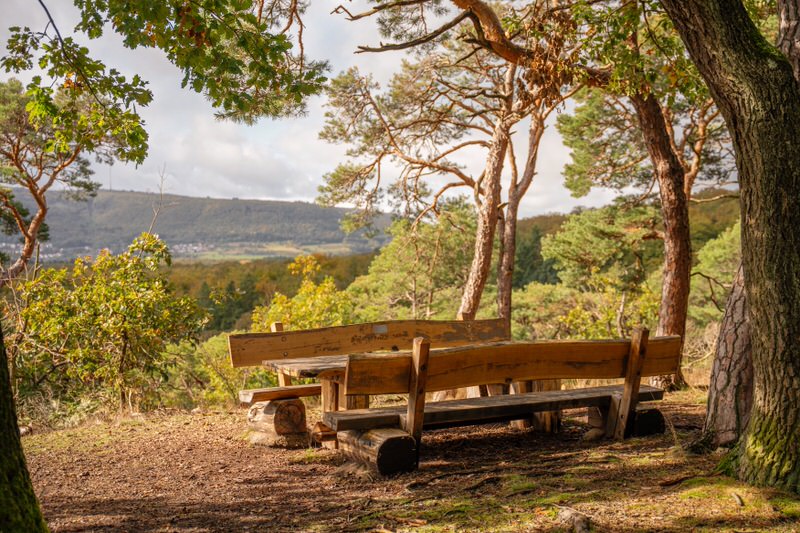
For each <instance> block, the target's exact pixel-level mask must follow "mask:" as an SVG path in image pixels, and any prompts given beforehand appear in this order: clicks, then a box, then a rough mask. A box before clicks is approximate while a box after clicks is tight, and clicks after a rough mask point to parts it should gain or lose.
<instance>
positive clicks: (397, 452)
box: [338, 428, 417, 476]
mask: <svg viewBox="0 0 800 533" xmlns="http://www.w3.org/2000/svg"><path fill="white" fill-rule="evenodd" d="M338 439H339V449H340V450H342V451H343V452H344V453H345V455H347V456H348V457H349V458H351V459H353V460H355V461H357V462H359V463H361V464H363V465H366V466H367V467H368V468H370V469H371V470H373V471H375V472H377V473H378V474H380V475H382V476H391V475H394V474H399V473H402V472H411V471H413V470H415V469H416V468H417V444H416V442H415V441H414V437H412V436H411V435H409V434H408V433H407V432H405V431H403V430H402V429H397V428H385V429H370V430H366V431H358V430H350V431H340V432H339V433H338Z"/></svg>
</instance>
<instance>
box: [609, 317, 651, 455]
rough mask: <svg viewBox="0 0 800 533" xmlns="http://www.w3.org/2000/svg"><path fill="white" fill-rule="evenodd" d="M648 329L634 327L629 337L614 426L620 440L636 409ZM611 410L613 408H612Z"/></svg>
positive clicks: (615, 434)
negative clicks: (623, 378) (623, 383)
mask: <svg viewBox="0 0 800 533" xmlns="http://www.w3.org/2000/svg"><path fill="white" fill-rule="evenodd" d="M649 335H650V331H649V330H648V329H647V328H636V330H634V332H633V337H632V338H631V349H630V353H629V354H628V360H627V362H626V365H625V367H626V369H625V386H624V388H623V391H622V399H621V400H620V402H619V405H618V406H617V409H616V411H617V413H616V414H617V416H616V427H615V428H614V438H615V439H617V440H622V439H623V438H625V430H626V428H627V427H628V422H629V420H630V419H631V417H632V416H633V411H634V410H635V409H636V401H637V399H638V397H639V386H640V384H641V381H642V367H643V366H644V362H645V360H646V359H647V358H646V357H645V356H646V353H647V338H648V337H649ZM612 412H613V409H612Z"/></svg>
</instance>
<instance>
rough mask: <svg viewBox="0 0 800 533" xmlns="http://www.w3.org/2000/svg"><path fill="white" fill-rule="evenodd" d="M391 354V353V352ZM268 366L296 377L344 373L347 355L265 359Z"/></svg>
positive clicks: (303, 377)
mask: <svg viewBox="0 0 800 533" xmlns="http://www.w3.org/2000/svg"><path fill="white" fill-rule="evenodd" d="M389 355H390V354H389ZM264 366H265V367H266V368H269V369H272V370H274V371H275V372H283V373H285V374H287V375H289V376H292V377H295V378H302V379H308V378H318V377H321V376H322V374H329V373H331V372H337V371H338V372H341V373H344V369H345V367H346V366H347V356H346V355H326V356H322V357H305V358H301V359H287V360H285V361H283V360H276V361H264Z"/></svg>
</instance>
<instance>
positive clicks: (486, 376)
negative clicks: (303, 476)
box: [344, 336, 681, 394]
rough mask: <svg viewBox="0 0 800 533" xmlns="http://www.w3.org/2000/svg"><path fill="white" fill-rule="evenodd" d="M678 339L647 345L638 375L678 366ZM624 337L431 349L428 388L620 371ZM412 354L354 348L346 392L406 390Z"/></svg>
mask: <svg viewBox="0 0 800 533" xmlns="http://www.w3.org/2000/svg"><path fill="white" fill-rule="evenodd" d="M680 346H681V340H680V337H678V336H673V337H657V338H655V339H653V340H652V341H650V344H649V345H648V354H647V359H646V360H645V363H644V367H643V368H642V376H658V375H662V374H670V373H673V372H675V371H676V370H677V367H678V361H679V356H680ZM629 351H630V341H629V340H624V339H623V340H599V341H536V342H513V341H507V342H499V343H491V344H481V345H475V346H464V347H458V348H447V349H442V350H432V351H431V354H430V360H429V362H428V383H427V390H428V392H433V391H439V390H448V389H455V388H459V387H469V386H473V385H482V384H485V383H511V382H513V381H521V380H526V379H613V378H623V377H625V361H626V358H627V356H628V352H629ZM410 375H411V354H410V353H408V352H402V353H397V354H386V355H380V356H378V355H373V354H354V355H351V356H350V357H349V359H348V363H347V369H346V372H345V377H344V383H345V387H346V391H347V394H401V393H405V392H408V383H409V378H410Z"/></svg>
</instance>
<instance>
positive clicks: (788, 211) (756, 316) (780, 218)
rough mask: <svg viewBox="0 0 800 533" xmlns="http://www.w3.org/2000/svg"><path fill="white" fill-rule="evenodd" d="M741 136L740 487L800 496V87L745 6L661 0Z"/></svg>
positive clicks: (736, 136)
mask: <svg viewBox="0 0 800 533" xmlns="http://www.w3.org/2000/svg"><path fill="white" fill-rule="evenodd" d="M662 5H663V6H664V7H665V8H666V10H667V12H668V14H669V16H670V18H671V19H672V20H673V22H674V23H675V27H676V28H677V30H678V32H679V33H680V35H681V37H682V38H683V41H684V43H685V44H686V47H687V49H688V51H689V54H690V55H691V57H692V59H693V60H694V62H695V64H696V65H697V67H698V69H699V71H700V73H701V74H702V76H703V78H705V80H706V83H707V84H708V86H709V88H710V90H711V93H712V95H713V97H714V100H715V101H716V103H717V105H718V106H719V108H720V110H721V111H722V114H723V116H724V117H725V121H726V123H727V125H728V129H729V130H730V133H731V136H732V138H733V145H734V149H735V150H736V166H737V168H738V171H739V184H740V190H741V194H740V202H741V212H742V259H743V264H744V282H745V290H746V291H747V297H748V317H749V320H750V335H751V341H752V348H753V351H752V354H753V386H754V388H753V408H752V410H751V414H750V422H749V424H748V425H747V428H746V430H745V432H744V434H743V435H742V437H741V439H740V441H739V446H738V462H737V468H738V472H739V475H740V477H741V478H742V479H744V480H746V481H749V482H752V483H756V484H763V485H771V486H776V487H780V488H783V489H788V490H792V491H800V446H798V445H797V443H798V442H800V275H798V273H800V142H798V139H800V87H798V84H797V83H796V82H795V78H794V75H793V72H792V66H791V64H790V63H789V61H787V59H786V57H785V56H784V55H783V54H781V53H780V52H779V51H778V50H777V49H776V48H775V47H774V46H772V45H770V44H769V43H768V42H767V41H766V40H765V39H764V37H763V36H762V35H761V34H760V33H759V31H758V29H757V28H756V27H755V25H754V24H753V22H752V21H751V20H750V18H749V16H748V14H747V11H746V10H745V8H744V6H743V4H742V2H741V1H740V0H717V1H714V2H710V1H707V0H702V1H701V0H662Z"/></svg>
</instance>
